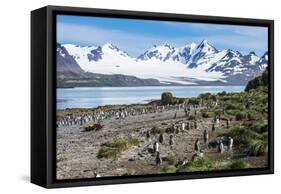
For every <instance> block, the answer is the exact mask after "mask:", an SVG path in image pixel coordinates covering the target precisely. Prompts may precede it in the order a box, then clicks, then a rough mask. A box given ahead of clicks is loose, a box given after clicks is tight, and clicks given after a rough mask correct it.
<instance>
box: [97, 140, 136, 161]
mask: <svg viewBox="0 0 281 194" xmlns="http://www.w3.org/2000/svg"><path fill="white" fill-rule="evenodd" d="M139 143H140V141H139V139H137V138H133V137H129V138H114V139H113V140H112V141H109V142H106V143H103V144H102V145H101V148H100V149H99V152H98V157H99V158H111V159H116V158H117V157H119V156H120V155H121V154H122V152H124V151H125V150H127V149H129V148H130V147H132V146H137V145H139Z"/></svg>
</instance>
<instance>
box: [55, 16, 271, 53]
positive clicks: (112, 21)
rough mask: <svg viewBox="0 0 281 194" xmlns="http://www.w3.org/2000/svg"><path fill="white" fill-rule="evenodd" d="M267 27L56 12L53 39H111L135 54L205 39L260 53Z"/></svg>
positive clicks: (98, 42) (88, 42) (264, 46)
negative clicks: (161, 45)
mask: <svg viewBox="0 0 281 194" xmlns="http://www.w3.org/2000/svg"><path fill="white" fill-rule="evenodd" d="M267 36H268V34H267V28H266V27H252V26H237V25H220V24H202V23H201V24H200V23H186V22H166V21H152V20H136V19H116V18H101V17H86V16H67V15H58V16H57V41H58V42H59V43H73V44H79V45H96V46H98V45H103V44H105V43H112V44H114V45H116V46H117V47H119V48H120V49H121V50H124V51H126V52H127V53H129V55H131V56H133V57H136V56H139V55H140V54H142V53H143V52H145V51H146V50H147V49H149V48H151V47H152V46H153V45H160V44H165V43H167V44H170V45H172V46H174V47H179V46H184V45H186V44H190V43H192V42H195V43H198V44H199V43H200V42H201V41H202V40H203V39H207V40H208V41H209V42H210V43H211V44H212V45H213V46H214V47H216V48H217V49H219V50H223V49H233V50H238V51H240V52H242V53H243V54H247V53H249V52H251V51H254V52H256V54H257V55H259V56H261V55H263V54H264V52H265V51H267V47H268V45H267V44H268V43H267Z"/></svg>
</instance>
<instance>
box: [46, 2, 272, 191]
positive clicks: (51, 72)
mask: <svg viewBox="0 0 281 194" xmlns="http://www.w3.org/2000/svg"><path fill="white" fill-rule="evenodd" d="M46 8H47V22H46V25H47V27H46V28H47V42H46V47H47V53H46V56H47V57H46V60H47V64H46V73H47V87H46V88H47V96H46V97H47V103H46V114H47V118H46V120H47V122H46V123H47V125H46V129H47V130H46V138H47V139H46V142H47V145H46V155H47V168H46V170H47V172H46V174H47V177H46V179H47V180H46V186H45V187H46V188H60V187H74V186H92V185H108V184H125V183H141V182H155V181H173V180H186V179H201V178H221V177H231V176H248V175H265V174H274V21H273V20H263V19H249V18H232V17H217V16H201V15H186V14H174V13H155V12H140V11H126V10H109V9H95V8H77V7H62V6H47V7H46ZM57 13H64V14H82V15H85V14H86V15H96V14H98V15H101V16H108V17H125V18H128V17H129V18H139V19H142V18H145V19H149V18H150V19H158V20H167V19H168V20H169V18H170V19H172V21H179V20H181V21H196V22H203V23H217V24H234V25H253V26H266V27H268V30H269V33H268V52H269V64H270V65H269V82H270V83H269V93H270V95H269V106H270V107H271V108H270V111H269V126H270V127H269V152H268V154H269V156H268V159H269V162H268V165H269V166H268V168H258V169H246V170H234V171H211V172H195V173H189V174H165V175H142V176H128V177H121V176H120V177H108V178H100V179H73V180H56V176H55V175H56V165H55V163H56V157H55V154H56V133H55V130H56V128H55V123H54V121H55V119H56V118H55V117H56V114H55V111H56V110H55V100H56V97H55V93H56V85H55V83H56V71H55V70H56V64H55V61H56V60H55V56H56V54H55V51H56V49H55V47H56V44H55V41H56V34H55V30H54V29H55V25H56V23H55V15H56V14H57Z"/></svg>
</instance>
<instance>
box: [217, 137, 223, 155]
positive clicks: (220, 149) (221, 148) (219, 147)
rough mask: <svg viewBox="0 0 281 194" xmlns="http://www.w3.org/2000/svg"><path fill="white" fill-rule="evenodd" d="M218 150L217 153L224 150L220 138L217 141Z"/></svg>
mask: <svg viewBox="0 0 281 194" xmlns="http://www.w3.org/2000/svg"><path fill="white" fill-rule="evenodd" d="M218 151H219V153H223V152H224V145H223V141H222V139H221V140H220V141H219V145H218Z"/></svg>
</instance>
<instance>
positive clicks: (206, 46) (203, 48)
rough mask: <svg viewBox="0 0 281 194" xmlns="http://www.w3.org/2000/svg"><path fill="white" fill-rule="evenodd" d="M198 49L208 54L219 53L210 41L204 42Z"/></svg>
mask: <svg viewBox="0 0 281 194" xmlns="http://www.w3.org/2000/svg"><path fill="white" fill-rule="evenodd" d="M197 49H198V50H199V51H200V52H202V53H206V54H212V53H217V52H218V50H217V49H216V48H215V47H213V46H212V45H211V44H210V43H209V42H208V40H202V42H201V43H200V44H199V45H198V46H197Z"/></svg>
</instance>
